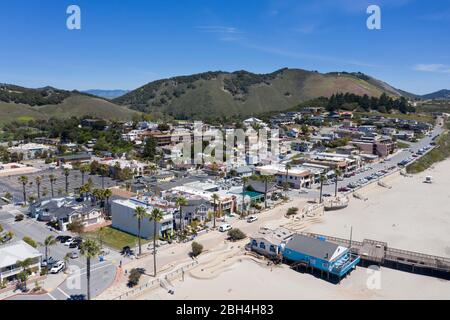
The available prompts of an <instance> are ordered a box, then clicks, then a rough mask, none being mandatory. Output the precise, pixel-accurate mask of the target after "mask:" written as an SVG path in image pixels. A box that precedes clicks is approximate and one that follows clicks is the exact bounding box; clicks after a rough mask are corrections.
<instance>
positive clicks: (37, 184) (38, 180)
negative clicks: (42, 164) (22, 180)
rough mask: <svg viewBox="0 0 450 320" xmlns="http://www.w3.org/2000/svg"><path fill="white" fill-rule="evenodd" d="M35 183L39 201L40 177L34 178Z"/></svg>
mask: <svg viewBox="0 0 450 320" xmlns="http://www.w3.org/2000/svg"><path fill="white" fill-rule="evenodd" d="M35 181H36V186H37V197H38V199H39V200H40V199H41V183H42V177H41V176H37V177H36V178H35Z"/></svg>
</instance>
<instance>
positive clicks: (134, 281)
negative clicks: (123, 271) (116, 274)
mask: <svg viewBox="0 0 450 320" xmlns="http://www.w3.org/2000/svg"><path fill="white" fill-rule="evenodd" d="M141 275H142V273H141V272H139V270H137V269H131V271H130V275H129V276H128V286H129V287H134V286H137V285H138V283H139V280H140V279H141Z"/></svg>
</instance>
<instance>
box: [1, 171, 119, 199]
mask: <svg viewBox="0 0 450 320" xmlns="http://www.w3.org/2000/svg"><path fill="white" fill-rule="evenodd" d="M51 174H53V175H55V177H56V179H57V180H56V181H55V182H54V184H53V191H54V194H55V196H58V195H61V194H63V193H64V192H65V190H66V177H65V176H64V171H63V170H61V169H53V170H52V169H48V168H44V169H43V170H42V171H40V172H36V173H33V174H28V175H27V177H28V185H27V188H26V190H27V194H28V195H35V196H37V185H36V181H35V179H36V177H37V176H41V177H42V178H43V179H42V183H41V187H40V188H41V197H43V198H45V197H51V184H50V178H49V176H50V175H51ZM89 178H90V179H91V180H92V183H93V185H94V187H93V189H95V188H101V187H102V177H100V176H97V175H89V174H86V175H85V179H84V183H86V182H87V181H88V179H89ZM68 182H69V193H72V192H74V190H75V189H77V188H79V187H80V186H81V183H82V175H81V172H80V171H78V170H71V171H70V175H69V178H68ZM30 183H31V185H30ZM116 185H117V182H116V181H114V180H112V179H111V178H109V177H105V178H104V187H105V188H109V187H113V186H116ZM22 188H23V187H22V183H21V182H19V176H8V177H2V178H1V179H0V195H1V196H4V195H5V193H7V192H9V193H11V194H12V196H13V201H14V202H16V203H17V202H21V201H23V189H22Z"/></svg>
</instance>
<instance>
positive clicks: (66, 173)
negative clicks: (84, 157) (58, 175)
mask: <svg viewBox="0 0 450 320" xmlns="http://www.w3.org/2000/svg"><path fill="white" fill-rule="evenodd" d="M69 175H70V170H69V169H68V168H65V169H64V176H65V178H66V194H69Z"/></svg>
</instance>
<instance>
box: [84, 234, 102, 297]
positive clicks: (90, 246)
mask: <svg viewBox="0 0 450 320" xmlns="http://www.w3.org/2000/svg"><path fill="white" fill-rule="evenodd" d="M100 251H101V249H100V245H99V244H98V243H97V241H95V240H92V239H87V240H85V241H84V242H83V243H81V245H80V253H81V255H83V256H85V257H86V277H87V299H88V300H91V259H92V258H95V257H97V256H98V255H99V254H100Z"/></svg>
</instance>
